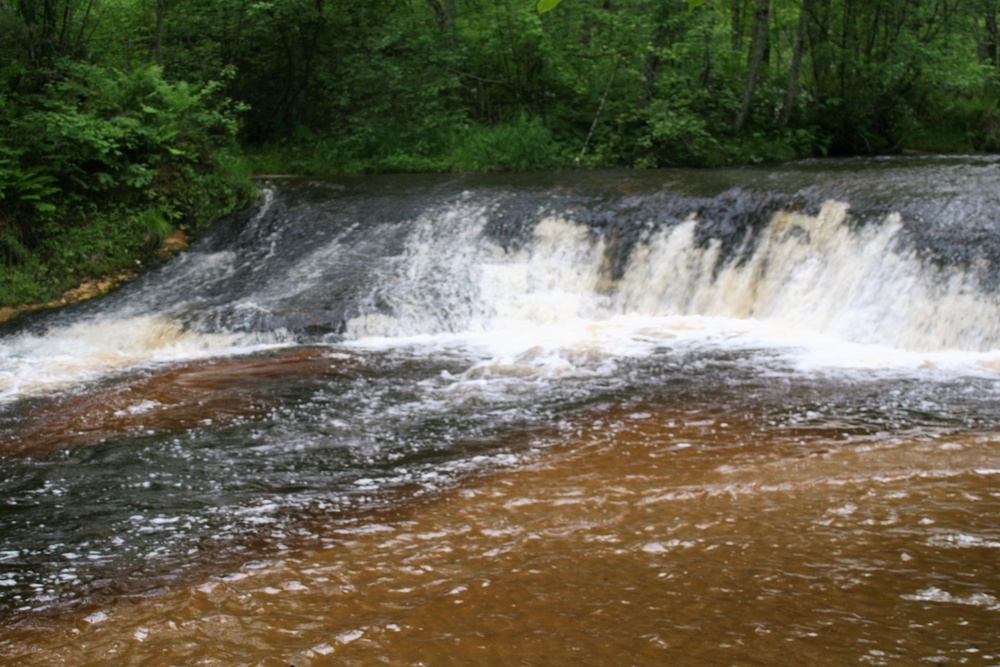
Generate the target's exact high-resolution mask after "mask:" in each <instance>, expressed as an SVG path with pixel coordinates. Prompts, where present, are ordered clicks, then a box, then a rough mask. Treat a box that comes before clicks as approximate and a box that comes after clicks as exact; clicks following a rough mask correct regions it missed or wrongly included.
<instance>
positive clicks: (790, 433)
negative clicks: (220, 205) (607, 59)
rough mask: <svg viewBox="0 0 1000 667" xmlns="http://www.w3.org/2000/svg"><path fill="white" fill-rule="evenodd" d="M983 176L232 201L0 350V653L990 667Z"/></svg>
mask: <svg viewBox="0 0 1000 667" xmlns="http://www.w3.org/2000/svg"><path fill="white" fill-rule="evenodd" d="M997 193H1000V162H998V161H997V160H996V159H995V158H968V159H958V158H940V159H927V160H889V161H885V160H875V161H867V162H866V161H850V162H847V163H837V164H830V163H825V162H812V163H803V164H799V165H793V166H791V167H788V168H783V169H779V170H773V171H770V170H769V171H765V170H754V171H749V170H748V171H738V172H664V173H652V172H651V173H642V174H632V173H609V174H568V175H533V176H531V177H530V178H520V177H514V178H511V179H505V180H502V181H501V180H497V179H492V178H486V179H477V178H466V177H456V178H450V177H449V178H443V177H442V178H430V177H413V178H386V179H371V180H368V179H365V180H345V181H343V182H338V183H317V184H310V183H288V184H282V185H280V186H277V185H272V186H268V187H265V190H264V197H263V198H262V201H261V203H260V205H259V207H257V208H256V209H254V210H251V211H248V212H247V213H246V214H245V215H242V216H237V217H235V218H232V219H229V220H226V221H222V222H221V223H220V224H219V225H217V226H216V227H214V228H213V229H211V230H209V231H208V232H207V233H206V234H205V236H204V237H203V238H202V239H200V240H199V241H198V242H196V243H194V244H193V245H192V246H191V248H190V249H189V250H187V251H186V252H185V253H183V254H181V255H180V256H179V257H177V258H176V259H175V260H173V261H172V262H170V263H168V264H167V265H165V266H164V267H162V268H161V269H160V270H158V271H156V272H154V273H151V274H148V275H147V276H145V277H143V278H142V279H140V280H137V281H135V282H134V283H131V284H130V285H129V286H127V287H126V288H124V289H123V290H122V291H121V292H118V293H115V294H112V295H110V296H108V297H105V298H103V299H100V300H96V301H93V302H90V303H88V304H85V305H81V306H75V307H73V308H71V309H68V310H66V311H62V312H58V313H47V314H43V315H36V316H32V317H31V318H29V319H27V320H22V321H21V322H19V323H15V324H13V325H10V324H8V325H4V327H3V328H2V329H0V665H3V666H6V665H19V666H20V665H29V666H36V665H37V666H49V665H66V666H74V667H76V666H87V665H94V666H97V665H102V666H103V665H108V664H116V665H185V666H186V665H218V666H229V665H264V666H273V667H287V666H288V665H295V666H296V667H304V666H307V665H316V666H319V665H370V664H390V665H417V664H424V665H466V664H500V665H564V664H585V665H615V666H617V665H663V664H671V665H673V664H678V665H713V664H714V665H752V664H759V665H775V664H787V665H800V664H809V665H813V664H816V665H842V664H875V665H879V664H885V665H899V664H907V665H908V664H956V665H961V664H967V665H1000V639H998V637H1000V634H998V632H997V630H996V628H997V627H1000V623H998V621H1000V567H998V565H997V563H998V562H1000V559H998V557H1000V521H998V519H997V517H998V516H1000V514H998V509H1000V507H998V505H1000V484H998V482H1000V315H998V314H1000V292H998V285H1000V234H998V232H997V229H998V224H1000V199H998V194H997Z"/></svg>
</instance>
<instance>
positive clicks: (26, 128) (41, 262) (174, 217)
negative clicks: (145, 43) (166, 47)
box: [0, 61, 253, 303]
mask: <svg viewBox="0 0 1000 667" xmlns="http://www.w3.org/2000/svg"><path fill="white" fill-rule="evenodd" d="M47 76H48V78H49V81H48V83H46V84H45V85H44V86H43V87H42V89H41V90H40V91H39V92H38V93H34V94H23V95H16V96H13V95H12V96H10V97H9V98H7V99H6V100H5V101H4V110H5V111H6V112H7V113H6V114H4V117H3V120H2V121H0V137H3V139H4V141H3V142H2V143H0V262H2V266H3V267H4V269H3V270H4V280H5V281H6V282H5V285H6V286H7V287H9V289H5V290H4V291H3V292H2V293H0V303H10V302H11V301H17V300H19V299H21V298H23V296H24V294H26V293H27V290H28V289H29V288H28V286H29V285H31V284H33V283H34V284H35V285H36V287H35V293H36V296H38V297H42V296H47V295H49V292H51V291H52V290H54V289H62V288H65V287H67V286H68V285H69V284H71V283H72V282H73V281H75V280H79V279H81V278H83V277H86V276H88V275H95V274H99V273H102V272H105V271H109V270H117V269H120V268H123V267H125V266H128V265H131V264H134V262H135V260H136V259H137V258H142V257H144V256H145V255H146V254H148V253H149V252H150V251H151V250H152V249H154V248H155V247H156V246H157V245H158V244H159V243H160V242H161V241H162V239H163V238H164V237H165V236H167V235H168V234H169V233H170V231H171V230H172V229H173V226H174V225H175V224H177V223H180V222H185V223H187V224H189V225H191V226H196V225H198V224H201V223H204V222H206V221H208V220H211V219H213V218H215V217H218V216H219V215H221V214H223V213H225V212H227V211H229V210H232V209H233V208H235V207H236V206H238V205H241V204H243V203H245V202H246V201H247V200H248V198H249V197H250V196H251V194H252V190H253V188H252V185H251V184H250V182H249V178H248V177H247V174H246V173H245V172H243V173H240V172H239V171H238V170H237V169H235V168H234V167H235V165H234V163H233V161H232V160H231V159H230V158H224V157H223V156H224V155H225V152H226V151H227V150H230V149H231V148H233V147H234V138H235V134H236V131H237V124H236V120H235V116H234V112H235V111H236V109H235V108H234V107H233V106H232V104H231V103H229V102H228V101H227V100H226V99H225V98H223V97H222V96H221V95H220V94H219V89H220V85H219V84H216V83H211V82H210V83H208V84H205V85H203V86H201V87H198V88H196V87H194V86H190V85H188V84H184V83H177V84H173V83H169V82H167V81H166V80H164V79H163V77H162V75H161V72H160V70H159V69H158V68H155V67H148V66H147V67H143V68H138V69H135V70H133V71H131V72H119V71H117V70H114V69H110V68H106V67H101V66H97V65H94V64H90V63H83V62H74V61H66V62H63V63H60V65H59V67H58V70H57V71H53V72H50V73H49V74H48V75H47ZM0 99H3V98H0ZM18 295H20V296H18Z"/></svg>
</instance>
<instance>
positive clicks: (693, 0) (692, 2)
mask: <svg viewBox="0 0 1000 667" xmlns="http://www.w3.org/2000/svg"><path fill="white" fill-rule="evenodd" d="M706 2H708V0H688V11H694V8H695V7H701V6H702V5H703V4H705V3H706Z"/></svg>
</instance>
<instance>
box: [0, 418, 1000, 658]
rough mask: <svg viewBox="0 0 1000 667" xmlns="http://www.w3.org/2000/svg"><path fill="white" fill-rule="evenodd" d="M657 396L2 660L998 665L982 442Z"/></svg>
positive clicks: (992, 457) (46, 635)
mask: <svg viewBox="0 0 1000 667" xmlns="http://www.w3.org/2000/svg"><path fill="white" fill-rule="evenodd" d="M818 426H819V425H814V426H813V428H812V429H810V431H811V432H810V433H809V434H808V436H806V437H803V436H804V435H805V434H804V433H802V432H799V433H795V432H791V433H788V432H782V430H781V429H768V428H766V427H765V428H762V427H761V425H760V424H759V423H756V422H755V420H753V419H750V420H741V419H735V420H734V419H731V418H729V417H726V416H724V415H718V414H713V411H711V410H678V409H673V410H664V409H662V407H660V406H657V405H651V404H640V405H634V406H630V408H629V409H628V410H622V409H611V410H606V411H599V412H595V413H592V414H588V415H587V416H586V417H585V418H580V419H578V420H577V421H575V422H574V423H572V424H566V425H564V429H565V430H566V431H567V432H566V433H563V434H562V435H561V436H559V441H560V444H558V445H557V446H555V448H554V449H552V450H551V451H547V452H546V453H544V454H543V455H539V456H537V457H535V459H534V461H532V462H531V463H530V464H529V465H526V466H525V467H523V468H522V469H518V470H515V471H511V472H506V473H501V474H495V475H492V476H488V477H485V478H482V479H478V480H476V481H474V482H471V483H469V484H466V485H463V486H462V487H461V488H459V489H456V490H454V491H452V492H449V493H446V494H442V495H441V496H439V497H435V498H433V499H429V500H427V501H425V502H421V503H418V504H417V505H416V506H413V507H409V508H406V509H400V510H398V511H396V512H394V513H390V514H389V515H387V516H384V517H383V518H381V519H379V520H378V521H375V522H358V523H357V524H355V525H351V523H350V522H348V523H347V524H346V525H340V526H337V527H330V528H329V529H328V530H327V531H325V532H324V533H323V534H322V536H321V538H320V540H319V541H320V544H317V545H316V546H313V547H312V548H301V549H295V550H288V551H285V552H283V553H281V554H279V555H274V556H273V557H271V558H266V559H263V560H259V561H255V562H251V563H247V564H245V565H244V566H242V567H240V568H238V569H235V570H232V571H229V572H225V573H219V574H217V575H216V576H211V577H206V578H203V579H197V580H195V581H190V582H186V583H183V584H181V585H176V586H174V587H172V588H171V590H167V591H162V592H158V593H155V594H152V595H148V596H144V597H142V598H140V599H137V600H129V601H121V602H119V603H117V604H114V605H110V606H105V607H102V608H100V609H93V608H88V609H84V610H81V611H79V612H77V613H75V614H73V615H71V616H70V617H68V618H59V619H53V620H49V621H45V622H39V623H26V624H23V625H22V626H20V627H18V628H15V629H12V630H7V631H5V632H3V633H2V634H0V638H2V639H0V642H2V643H0V646H2V647H3V651H4V655H5V656H7V663H6V664H12V665H13V664H25V665H28V664H31V665H77V666H81V667H82V666H85V665H95V666H96V665H104V664H109V661H111V662H113V663H114V664H120V665H146V664H164V665H167V664H171V665H172V664H184V665H244V664H245V665H274V666H279V665H288V664H295V665H298V666H300V667H301V666H303V665H333V664H336V665H370V664H392V665H413V664H426V665H442V664H454V665H459V664H510V665H538V664H571V663H576V664H591V665H622V664H636V665H659V664H691V665H695V664H719V665H729V664H761V665H771V664H789V665H791V664H827V665H841V664H876V665H883V664H884V665H892V664H920V663H923V662H929V663H931V664H977V665H979V664H981V665H989V664H997V662H998V661H1000V639H998V635H997V632H996V627H997V620H998V616H1000V599H998V596H997V593H998V591H997V588H996V586H997V583H998V571H997V562H998V561H997V552H998V549H1000V526H998V524H997V521H996V517H997V516H998V511H1000V485H998V483H997V482H998V478H1000V477H998V476H1000V469H997V468H996V467H995V463H996V461H997V460H998V454H1000V442H998V439H997V438H996V436H995V435H993V434H982V433H967V432H954V433H950V434H948V435H947V437H940V436H920V435H917V436H890V435H887V434H877V435H872V436H857V435H854V436H845V435H844V434H843V433H840V432H837V428H836V427H829V428H828V429H826V430H829V431H830V433H829V434H825V435H824V434H821V433H817V431H819V432H821V431H822V430H824V429H820V428H817V427H818Z"/></svg>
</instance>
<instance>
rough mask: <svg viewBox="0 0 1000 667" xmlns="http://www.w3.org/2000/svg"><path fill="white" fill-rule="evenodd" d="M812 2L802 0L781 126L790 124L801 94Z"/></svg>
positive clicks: (782, 108)
mask: <svg viewBox="0 0 1000 667" xmlns="http://www.w3.org/2000/svg"><path fill="white" fill-rule="evenodd" d="M811 4H812V3H811V1H810V0H802V7H801V8H800V9H799V32H798V34H797V35H796V36H795V50H794V51H793V52H792V63H791V66H790V68H789V70H788V88H787V89H785V101H784V102H783V103H782V105H781V120H780V124H781V127H785V126H786V125H788V120H789V119H790V118H791V116H792V108H793V107H794V106H795V98H796V97H798V95H799V73H800V72H801V70H802V53H803V52H804V51H805V44H806V29H807V28H808V27H809V12H810V11H811V9H812V8H811V6H810V5H811Z"/></svg>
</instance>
